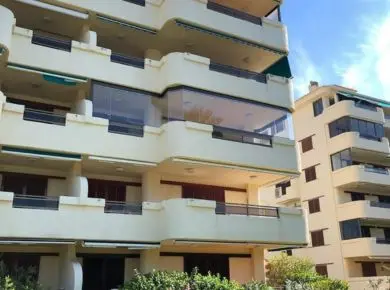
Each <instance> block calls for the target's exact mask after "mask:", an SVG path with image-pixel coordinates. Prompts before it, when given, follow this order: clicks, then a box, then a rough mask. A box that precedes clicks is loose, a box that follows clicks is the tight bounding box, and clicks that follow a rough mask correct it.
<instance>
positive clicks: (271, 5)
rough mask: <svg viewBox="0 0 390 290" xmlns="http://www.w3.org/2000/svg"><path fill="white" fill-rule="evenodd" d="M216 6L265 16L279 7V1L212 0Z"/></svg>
mask: <svg viewBox="0 0 390 290" xmlns="http://www.w3.org/2000/svg"><path fill="white" fill-rule="evenodd" d="M212 1H213V2H216V3H218V4H221V5H224V6H227V7H230V8H233V9H236V10H240V11H243V12H245V13H248V14H251V15H255V16H260V17H262V16H266V15H267V14H268V13H270V12H271V11H272V10H274V9H275V8H276V7H278V6H279V5H280V0H212Z"/></svg>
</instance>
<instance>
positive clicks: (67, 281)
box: [59, 245, 83, 290]
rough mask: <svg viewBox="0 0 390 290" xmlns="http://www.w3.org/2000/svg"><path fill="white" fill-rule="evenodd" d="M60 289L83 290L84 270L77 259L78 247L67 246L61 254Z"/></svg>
mask: <svg viewBox="0 0 390 290" xmlns="http://www.w3.org/2000/svg"><path fill="white" fill-rule="evenodd" d="M59 269H60V273H59V277H60V283H59V288H60V289H65V290H82V286H83V269H82V266H81V264H80V263H79V262H78V261H77V258H76V246H75V245H66V246H64V247H63V248H62V250H61V252H60V267H59Z"/></svg>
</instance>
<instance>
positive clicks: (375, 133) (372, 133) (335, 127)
mask: <svg viewBox="0 0 390 290" xmlns="http://www.w3.org/2000/svg"><path fill="white" fill-rule="evenodd" d="M345 132H358V133H360V136H361V137H362V138H367V139H371V140H378V141H380V140H381V139H382V137H384V134H385V133H384V128H383V125H382V124H378V123H374V122H369V121H365V120H359V119H355V118H351V117H342V118H340V119H337V120H335V121H333V122H331V123H329V135H330V137H331V138H332V137H335V136H337V135H340V134H343V133H345Z"/></svg>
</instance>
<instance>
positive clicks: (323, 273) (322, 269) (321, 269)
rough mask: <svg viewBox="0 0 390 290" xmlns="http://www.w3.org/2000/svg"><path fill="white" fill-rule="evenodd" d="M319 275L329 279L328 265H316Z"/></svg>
mask: <svg viewBox="0 0 390 290" xmlns="http://www.w3.org/2000/svg"><path fill="white" fill-rule="evenodd" d="M315 270H316V272H317V274H319V275H321V276H325V277H328V265H315Z"/></svg>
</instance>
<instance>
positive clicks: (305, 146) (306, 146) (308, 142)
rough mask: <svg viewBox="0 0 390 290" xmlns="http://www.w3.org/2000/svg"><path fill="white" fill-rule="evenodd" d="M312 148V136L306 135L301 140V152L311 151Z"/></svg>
mask: <svg viewBox="0 0 390 290" xmlns="http://www.w3.org/2000/svg"><path fill="white" fill-rule="evenodd" d="M313 149H314V146H313V136H309V137H306V138H304V139H302V140H301V150H302V153H305V152H308V151H311V150H313Z"/></svg>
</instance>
